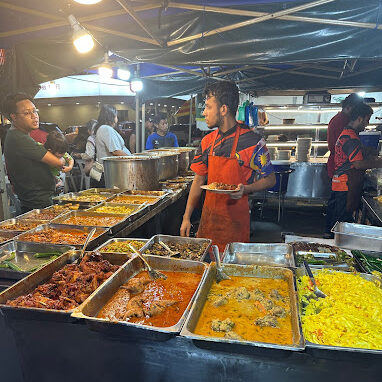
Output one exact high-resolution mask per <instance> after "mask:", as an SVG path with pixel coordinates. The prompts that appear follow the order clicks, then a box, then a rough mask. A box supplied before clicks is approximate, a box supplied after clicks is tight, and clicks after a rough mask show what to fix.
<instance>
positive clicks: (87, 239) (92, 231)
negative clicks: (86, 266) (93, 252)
mask: <svg viewBox="0 0 382 382" xmlns="http://www.w3.org/2000/svg"><path fill="white" fill-rule="evenodd" d="M96 231H97V227H94V228H93V229H92V230H91V231H90V232H89V234H88V237H87V238H86V240H85V243H84V245H83V246H82V248H81V253H80V256H79V257H78V259H77V261H76V262H75V264H79V263H80V262H81V260H82V258H83V257H84V253H85V249H86V247H87V246H88V244H89V241H90V240H91V239H92V237H93V236H94V234H95V233H96Z"/></svg>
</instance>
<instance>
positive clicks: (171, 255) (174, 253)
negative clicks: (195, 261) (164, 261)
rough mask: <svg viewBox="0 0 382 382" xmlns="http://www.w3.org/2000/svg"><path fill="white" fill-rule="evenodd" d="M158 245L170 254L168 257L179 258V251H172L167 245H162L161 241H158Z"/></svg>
mask: <svg viewBox="0 0 382 382" xmlns="http://www.w3.org/2000/svg"><path fill="white" fill-rule="evenodd" d="M159 244H160V245H161V246H162V247H163V248H164V249H165V250H166V251H167V252H169V253H170V257H179V256H180V252H179V251H173V250H172V249H171V248H170V247H169V246H168V245H167V244H165V243H163V241H162V240H159Z"/></svg>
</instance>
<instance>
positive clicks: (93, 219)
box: [61, 215, 124, 227]
mask: <svg viewBox="0 0 382 382" xmlns="http://www.w3.org/2000/svg"><path fill="white" fill-rule="evenodd" d="M123 219H124V216H121V217H118V216H115V217H114V216H102V217H101V216H81V215H79V216H70V217H68V218H67V219H65V220H64V221H62V222H61V224H73V225H83V226H97V227H112V226H113V225H116V224H118V223H120V222H121V221H122V220H123Z"/></svg>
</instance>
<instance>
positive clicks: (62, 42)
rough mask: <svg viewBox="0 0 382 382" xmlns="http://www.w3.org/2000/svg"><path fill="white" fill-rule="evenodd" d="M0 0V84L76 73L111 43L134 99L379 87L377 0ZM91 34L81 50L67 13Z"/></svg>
mask: <svg viewBox="0 0 382 382" xmlns="http://www.w3.org/2000/svg"><path fill="white" fill-rule="evenodd" d="M66 3H67V2H65V1H52V0H28V2H25V1H23V0H12V2H11V1H10V0H8V2H6V1H0V20H1V23H0V48H4V49H6V57H5V63H4V64H3V65H1V61H0V80H1V82H2V84H3V87H2V90H1V91H2V92H9V91H14V90H26V91H30V92H36V91H37V89H38V84H39V83H42V82H46V81H49V80H53V79H56V78H59V77H64V76H67V75H71V74H80V73H83V72H84V71H86V70H87V69H88V68H90V67H92V66H94V65H97V64H100V63H101V62H102V59H103V55H104V52H105V51H108V50H110V51H112V52H113V56H112V57H111V58H112V60H113V61H114V62H116V64H120V63H121V62H122V63H125V64H126V65H130V68H131V69H134V68H135V67H136V66H135V64H137V63H140V72H141V76H142V77H143V78H144V81H145V89H146V90H145V93H144V95H143V96H144V98H146V99H148V98H154V97H157V96H173V95H180V94H190V93H196V92H199V91H201V90H202V89H203V87H204V85H205V82H206V81H208V80H211V79H214V80H221V79H231V80H235V81H236V82H237V83H238V85H239V87H240V88H241V90H242V91H245V92H261V91H264V90H269V89H321V88H349V87H355V86H364V87H374V88H378V87H380V88H382V44H381V40H382V31H381V29H382V25H380V21H381V20H382V4H381V1H380V0H368V1H359V0H316V1H287V0H284V1H282V2H280V1H273V0H261V1H260V0H257V1H256V0H255V1H244V0H243V1H228V0H220V1H215V0H209V1H207V0H203V1H202V0H182V1H179V0H178V1H158V0H141V1H126V0H113V1H105V0H104V1H102V2H100V3H98V4H96V5H87V6H85V5H79V4H77V3H75V2H73V1H71V2H70V3H69V5H67V4H66ZM69 14H73V15H74V16H75V17H76V18H77V19H78V20H79V22H80V23H81V25H82V26H83V27H85V28H86V29H88V30H89V31H90V32H91V33H92V34H93V36H94V38H95V39H96V40H97V44H96V48H95V49H94V50H93V51H92V52H91V53H88V54H85V55H81V54H79V53H77V52H76V51H75V49H74V47H73V44H72V41H71V38H72V37H71V36H72V30H71V28H70V26H69V23H68V20H67V15H69Z"/></svg>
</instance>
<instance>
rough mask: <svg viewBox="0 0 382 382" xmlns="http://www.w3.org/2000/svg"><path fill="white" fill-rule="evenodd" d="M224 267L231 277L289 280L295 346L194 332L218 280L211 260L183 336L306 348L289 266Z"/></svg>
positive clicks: (277, 347)
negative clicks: (214, 283)
mask: <svg viewBox="0 0 382 382" xmlns="http://www.w3.org/2000/svg"><path fill="white" fill-rule="evenodd" d="M223 269H224V272H226V274H228V275H229V276H241V277H256V278H270V279H274V278H281V279H284V280H286V281H287V282H288V286H289V299H290V307H291V318H292V330H293V345H279V344H273V343H265V342H256V341H245V340H244V341H239V340H231V339H227V338H219V337H207V336H201V335H198V334H195V333H194V330H195V327H196V324H197V322H198V320H199V317H200V315H201V313H202V310H203V307H204V304H205V302H206V299H207V296H208V293H209V291H210V289H211V287H212V284H213V282H214V281H215V277H216V276H215V275H216V265H215V263H211V264H210V266H209V269H208V272H207V275H206V277H205V279H204V281H203V284H202V285H201V287H200V289H199V292H198V295H197V296H196V299H195V301H194V303H193V305H192V307H191V311H190V314H189V315H188V318H187V320H186V322H185V324H184V326H183V329H182V331H181V333H180V335H181V336H183V337H187V338H190V339H193V340H201V341H212V342H218V343H235V344H242V345H250V346H258V347H266V348H274V349H286V350H294V351H297V350H304V348H305V345H304V338H303V335H302V331H301V326H300V322H299V317H298V310H297V296H296V292H295V289H294V277H293V272H292V271H291V270H290V269H287V268H281V267H269V266H261V265H237V264H223Z"/></svg>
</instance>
